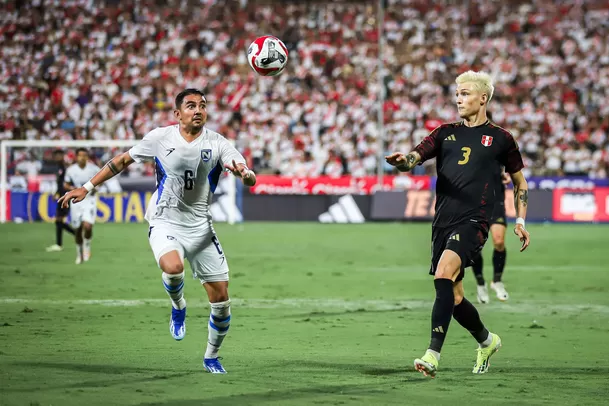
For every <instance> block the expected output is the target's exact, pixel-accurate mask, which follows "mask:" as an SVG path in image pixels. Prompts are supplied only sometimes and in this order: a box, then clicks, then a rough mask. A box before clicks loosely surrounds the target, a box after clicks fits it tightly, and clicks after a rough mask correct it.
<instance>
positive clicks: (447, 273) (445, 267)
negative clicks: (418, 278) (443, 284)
mask: <svg viewBox="0 0 609 406" xmlns="http://www.w3.org/2000/svg"><path fill="white" fill-rule="evenodd" d="M458 272H459V269H455V268H454V267H453V266H450V264H439V265H438V267H437V268H436V273H435V274H434V279H453V278H454V276H455V275H456V274H458Z"/></svg>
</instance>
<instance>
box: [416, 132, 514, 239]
mask: <svg viewBox="0 0 609 406" xmlns="http://www.w3.org/2000/svg"><path fill="white" fill-rule="evenodd" d="M414 150H415V151H416V152H418V153H419V155H420V156H421V163H422V162H424V161H426V160H428V159H431V158H434V157H435V158H436V166H437V173H438V180H437V183H436V208H435V209H436V214H435V217H434V221H433V225H434V226H437V227H447V226H451V225H455V224H459V223H463V222H470V221H471V222H479V223H484V224H487V225H488V223H489V221H490V218H491V215H492V212H493V205H494V203H495V201H496V197H495V193H496V191H497V189H498V188H499V186H498V183H501V180H500V178H499V176H497V174H499V173H501V166H504V167H505V170H506V172H508V173H516V172H518V171H520V170H521V169H522V168H523V167H524V164H523V162H522V157H521V155H520V151H519V150H518V145H517V144H516V141H515V140H514V137H512V134H510V133H509V132H508V131H506V130H504V129H503V128H501V127H499V126H497V125H495V124H493V123H492V122H490V121H487V122H485V123H484V124H481V125H479V126H476V127H467V126H466V125H464V124H463V122H458V123H452V124H443V125H441V126H440V127H438V128H436V129H435V130H433V131H432V132H431V134H429V135H428V136H427V137H425V139H424V140H423V141H422V142H421V143H420V144H419V145H417V146H416V147H415V148H414Z"/></svg>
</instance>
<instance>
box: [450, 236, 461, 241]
mask: <svg viewBox="0 0 609 406" xmlns="http://www.w3.org/2000/svg"><path fill="white" fill-rule="evenodd" d="M449 240H456V241H460V240H459V234H453V235H451V236H450V238H449Z"/></svg>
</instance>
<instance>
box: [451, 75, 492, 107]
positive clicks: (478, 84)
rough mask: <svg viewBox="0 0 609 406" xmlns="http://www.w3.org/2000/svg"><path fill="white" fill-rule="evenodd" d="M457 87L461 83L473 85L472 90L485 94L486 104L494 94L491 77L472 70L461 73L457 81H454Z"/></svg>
mask: <svg viewBox="0 0 609 406" xmlns="http://www.w3.org/2000/svg"><path fill="white" fill-rule="evenodd" d="M455 82H456V83H457V85H460V84H462V83H466V82H468V83H473V84H474V89H476V90H477V91H479V92H482V93H486V94H487V95H488V100H487V101H486V104H488V103H489V102H490V101H491V99H492V98H493V93H494V92H495V86H493V79H492V78H491V75H489V74H488V73H486V72H474V71H473V70H468V71H467V72H463V73H462V74H460V75H459V76H457V79H456V80H455Z"/></svg>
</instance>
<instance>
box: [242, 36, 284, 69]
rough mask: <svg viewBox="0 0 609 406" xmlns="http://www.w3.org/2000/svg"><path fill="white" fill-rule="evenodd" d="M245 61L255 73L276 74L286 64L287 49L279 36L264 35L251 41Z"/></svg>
mask: <svg viewBox="0 0 609 406" xmlns="http://www.w3.org/2000/svg"><path fill="white" fill-rule="evenodd" d="M247 61H248V62H249V64H250V66H251V67H252V69H253V70H254V71H256V73H257V74H259V75H262V76H277V75H279V74H280V73H281V72H283V70H284V69H285V67H286V65H287V64H288V49H287V48H286V46H285V44H284V43H283V42H281V40H280V39H279V38H277V37H273V36H271V35H265V36H262V37H259V38H256V40H255V41H254V42H252V43H251V45H250V47H249V48H248V49H247Z"/></svg>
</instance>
